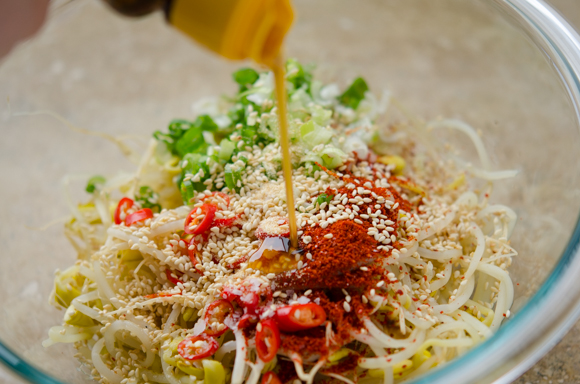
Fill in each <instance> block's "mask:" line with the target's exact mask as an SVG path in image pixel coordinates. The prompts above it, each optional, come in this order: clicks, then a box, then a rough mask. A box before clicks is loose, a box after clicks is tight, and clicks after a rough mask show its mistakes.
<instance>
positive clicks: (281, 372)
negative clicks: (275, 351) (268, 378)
mask: <svg viewBox="0 0 580 384" xmlns="http://www.w3.org/2000/svg"><path fill="white" fill-rule="evenodd" d="M275 372H276V374H277V375H278V378H279V379H280V381H281V382H283V383H291V382H292V381H293V380H294V379H296V378H298V375H297V374H296V370H295V369H294V363H293V362H291V361H289V360H285V359H280V358H279V359H278V364H277V366H276V368H275Z"/></svg>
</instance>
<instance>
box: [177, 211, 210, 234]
mask: <svg viewBox="0 0 580 384" xmlns="http://www.w3.org/2000/svg"><path fill="white" fill-rule="evenodd" d="M198 209H200V210H201V213H200V214H198V213H197V210H198ZM216 210H217V208H216V206H215V205H212V204H204V205H202V206H201V207H199V208H193V209H192V210H191V212H189V215H187V218H186V219H185V228H184V231H185V233H188V234H190V235H200V234H202V233H204V232H206V231H207V230H208V229H209V228H210V227H211V224H212V222H213V219H214V217H215V211H216ZM201 215H205V216H204V217H201ZM192 226H195V227H194V228H191V227H192Z"/></svg>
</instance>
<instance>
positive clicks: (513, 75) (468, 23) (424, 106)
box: [0, 0, 580, 383]
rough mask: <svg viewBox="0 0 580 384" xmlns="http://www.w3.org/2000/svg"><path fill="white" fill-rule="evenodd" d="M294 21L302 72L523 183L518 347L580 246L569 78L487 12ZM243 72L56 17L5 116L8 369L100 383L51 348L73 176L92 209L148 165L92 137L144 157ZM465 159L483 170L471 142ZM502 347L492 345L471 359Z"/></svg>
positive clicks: (516, 240) (121, 31)
mask: <svg viewBox="0 0 580 384" xmlns="http://www.w3.org/2000/svg"><path fill="white" fill-rule="evenodd" d="M57 5H58V4H57ZM295 5H296V9H297V14H298V18H297V22H296V25H295V26H294V29H293V30H292V32H291V33H290V36H289V38H288V41H287V46H286V51H287V54H288V56H291V57H296V58H298V59H299V60H301V61H303V62H312V63H317V65H318V67H317V73H318V74H319V75H320V77H321V78H323V79H325V80H329V81H336V82H338V83H339V84H341V85H346V84H347V83H348V82H349V81H350V80H352V79H353V78H354V77H355V76H358V75H362V76H364V77H365V78H366V79H367V82H368V83H369V84H370V85H371V89H372V90H373V91H374V92H375V93H381V92H383V90H388V91H389V92H391V93H392V94H393V95H394V96H395V97H396V99H397V100H398V102H399V103H400V104H401V105H403V106H404V108H405V109H406V111H407V112H408V116H411V117H412V118H417V119H425V120H430V119H434V118H437V117H441V116H442V117H451V118H459V119H461V120H464V121H465V122H467V123H469V124H471V125H472V126H474V127H476V128H477V129H478V130H479V132H480V133H481V137H482V140H483V141H484V143H485V145H486V147H487V149H488V150H489V153H490V155H491V158H492V161H493V164H494V166H495V168H496V169H517V170H519V173H518V175H517V176H516V177H515V178H513V179H509V180H504V181H500V182H497V183H496V187H495V189H494V192H493V195H492V202H498V203H499V202H501V203H504V204H507V205H509V206H511V207H512V208H513V209H514V210H515V211H516V213H517V214H518V218H519V219H518V224H517V226H516V230H515V232H514V236H513V238H512V244H513V246H514V248H516V249H517V250H518V252H519V255H518V256H517V257H515V258H514V262H513V265H512V267H511V269H510V274H511V276H512V279H513V281H514V284H515V298H516V299H515V302H514V306H513V309H512V312H513V313H514V316H512V317H511V318H510V319H509V320H508V322H511V323H513V324H512V325H510V327H508V328H506V331H502V332H500V334H499V335H498V336H497V337H498V338H501V339H502V340H504V342H509V340H510V337H513V335H514V334H515V332H516V330H517V322H518V315H519V314H518V312H520V310H521V309H522V308H524V306H526V305H527V306H528V307H530V306H531V307H533V309H530V310H534V311H538V312H541V310H542V308H541V305H542V304H541V301H540V299H539V298H538V297H537V296H534V295H535V294H536V293H537V292H539V291H540V288H541V287H542V284H544V283H545V281H546V279H547V278H548V276H549V274H550V273H551V272H552V271H553V270H554V268H555V267H556V265H558V262H559V261H560V260H561V256H562V254H563V252H564V250H565V249H566V247H567V246H569V241H570V239H571V238H573V237H572V233H573V231H574V229H575V227H576V222H577V218H578V213H579V211H580V199H579V195H580V193H579V191H580V188H579V187H580V179H579V178H578V176H577V174H578V169H580V159H579V157H578V153H580V136H579V132H578V127H577V117H576V111H575V108H574V104H573V102H571V100H570V97H569V95H568V92H567V90H566V86H565V85H564V84H563V83H562V81H561V77H560V75H559V74H558V73H557V71H556V70H554V68H553V66H552V65H551V63H550V62H549V61H547V60H546V59H545V57H544V54H543V52H542V51H541V50H540V49H538V47H537V46H536V45H534V44H533V42H532V41H530V39H529V38H528V37H527V36H526V35H525V34H524V33H523V32H522V31H521V29H520V28H519V27H518V26H516V25H515V24H514V23H513V22H511V21H510V19H508V18H505V17H503V16H504V15H502V10H501V9H495V8H492V7H489V5H486V4H485V2H483V1H481V2H477V1H475V2H465V1H463V0H440V1H437V2H433V1H431V0H415V1H412V2H411V1H406V2H402V1H396V0H392V1H390V0H389V1H378V0H376V1H375V0H372V1H367V2H364V3H361V2H352V1H348V0H308V1H307V0H296V1H295ZM537 33H540V32H537ZM240 65H241V63H232V62H226V61H223V60H221V59H219V58H217V57H215V56H214V55H212V54H210V53H208V52H206V51H204V50H202V49H201V48H199V47H196V46H194V45H192V44H191V42H190V41H189V40H188V39H187V38H185V37H183V36H182V35H180V34H179V33H178V32H176V31H174V30H171V29H170V28H168V27H167V26H166V25H165V24H164V22H163V20H162V17H161V15H153V16H151V17H147V18H144V19H140V20H127V19H124V18H122V17H119V16H116V15H113V14H112V13H111V12H109V10H108V9H106V8H105V7H104V6H103V5H102V4H100V3H99V2H95V1H83V0H76V1H74V2H72V3H71V4H69V5H66V6H64V7H60V8H59V7H58V6H56V7H54V9H53V12H52V15H51V17H50V19H49V22H48V24H47V25H46V26H45V28H44V30H43V31H42V33H41V34H40V35H39V36H37V37H35V38H34V39H33V40H32V41H30V42H28V43H26V44H24V45H22V46H20V47H19V48H17V49H16V50H15V51H14V52H12V53H11V55H10V56H9V57H8V58H6V59H4V62H2V63H1V64H0V96H2V97H3V98H4V99H3V100H7V101H6V103H3V104H2V106H1V107H0V108H1V113H2V116H1V120H0V130H1V131H0V132H1V133H2V140H1V141H0V173H1V174H2V175H3V183H2V186H0V215H1V217H2V218H3V221H2V223H1V224H0V228H1V230H0V289H1V292H2V295H0V342H1V344H0V357H2V358H3V359H4V360H5V361H6V362H7V363H8V364H12V365H16V368H18V369H21V370H23V371H25V373H26V372H27V373H28V374H29V375H33V374H34V375H36V374H37V373H36V371H35V369H40V370H41V371H43V372H46V373H48V374H49V375H51V376H52V377H54V378H57V379H58V380H60V381H62V382H74V383H82V382H90V381H89V380H88V379H87V377H86V375H85V373H84V372H82V371H80V370H79V369H78V365H77V363H76V361H75V359H74V358H73V354H74V352H73V348H72V347H71V346H69V345H56V346H53V347H51V348H50V349H48V350H47V349H44V348H43V347H42V346H41V341H42V340H43V339H45V338H46V335H47V331H48V329H49V327H50V326H52V325H57V324H59V323H60V321H61V318H62V315H63V313H62V311H59V310H57V309H55V308H53V307H52V306H50V305H49V304H48V296H49V293H50V291H51V288H52V278H53V272H54V270H55V269H57V268H64V267H66V266H68V265H70V264H71V263H72V262H73V261H74V259H75V253H74V249H73V248H72V246H70V245H69V244H68V243H67V240H66V239H65V237H64V235H63V233H62V229H61V228H62V225H63V223H64V221H65V220H66V217H67V199H66V198H65V195H64V193H63V180H65V176H68V178H67V179H66V180H68V181H69V184H70V188H69V189H70V195H71V196H70V199H71V200H72V201H77V200H82V199H83V193H84V192H83V189H84V184H83V182H84V180H86V179H87V178H88V177H89V176H92V175H94V174H112V173H115V172H116V171H118V170H124V171H128V172H129V171H131V170H132V169H134V165H133V164H132V163H131V162H130V161H129V160H128V159H127V158H125V157H124V156H123V154H122V153H121V151H120V150H119V149H118V147H117V146H116V145H115V144H114V143H112V142H111V141H110V140H107V138H106V137H104V135H102V134H99V135H94V134H87V131H82V130H79V128H81V129H87V130H90V131H91V132H100V133H103V134H106V135H116V136H125V137H127V136H131V137H133V138H135V140H136V141H137V142H138V143H139V142H140V143H141V144H145V143H146V141H147V138H148V137H150V134H151V133H152V132H153V131H155V130H158V129H163V128H164V127H165V126H166V125H167V123H168V122H169V121H170V120H171V119H173V118H176V117H182V118H191V117H192V109H191V104H192V102H194V101H196V100H199V99H201V98H203V97H207V96H217V95H220V94H223V93H228V92H231V91H233V90H234V89H235V85H234V84H233V82H232V81H231V77H230V74H231V72H232V71H233V70H234V69H235V68H238V67H239V66H240ZM568 87H570V84H568ZM402 118H403V116H402V115H401V116H397V115H395V116H393V119H402ZM449 138H450V139H453V140H455V139H454V137H453V136H449ZM454 144H455V147H456V148H457V150H458V151H459V152H461V153H462V155H463V156H464V157H466V158H468V159H469V160H470V161H473V162H474V163H477V158H476V157H475V156H474V155H473V152H474V151H473V149H472V147H471V146H470V144H469V143H468V142H466V141H462V140H456V141H454ZM572 245H574V244H572ZM567 257H568V258H573V257H574V255H573V253H572V251H571V250H569V253H568V256H567ZM560 266H562V265H560ZM562 268H563V267H562ZM566 278H570V277H569V276H567V277H566ZM544 289H546V286H544ZM534 300H538V301H537V302H534ZM534 304H537V305H539V307H537V308H536V307H534ZM2 345H4V346H5V347H6V348H8V349H10V350H11V351H13V353H14V355H12V354H11V353H9V352H8V350H7V349H4V347H2ZM494 347H497V343H496V344H493V343H484V344H482V345H481V346H479V347H478V348H477V349H476V350H475V351H474V352H473V353H472V354H470V355H468V357H469V356H472V357H471V358H473V354H478V353H479V354H480V355H483V353H484V352H482V351H486V349H487V352H489V351H490V350H491V349H492V348H494ZM18 359H21V360H18ZM437 374H438V375H439V376H438V377H442V376H441V375H443V376H445V375H446V373H445V370H443V371H440V372H439V373H437ZM29 379H30V380H32V381H37V382H49V381H48V380H50V379H49V377H48V376H44V375H43V374H38V376H34V377H32V376H29ZM483 380H484V381H485V379H483ZM489 380H491V378H490V379H489ZM489 380H488V381H489Z"/></svg>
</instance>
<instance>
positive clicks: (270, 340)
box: [256, 319, 280, 363]
mask: <svg viewBox="0 0 580 384" xmlns="http://www.w3.org/2000/svg"><path fill="white" fill-rule="evenodd" d="M257 329H258V331H257V332H256V351H257V352H258V357H259V358H260V360H262V361H263V362H265V363H267V362H269V361H271V360H272V359H273V358H274V357H276V353H277V352H278V348H279V347H280V331H279V330H278V326H277V325H276V322H275V321H274V320H272V319H267V320H263V321H262V322H260V323H258V327H257Z"/></svg>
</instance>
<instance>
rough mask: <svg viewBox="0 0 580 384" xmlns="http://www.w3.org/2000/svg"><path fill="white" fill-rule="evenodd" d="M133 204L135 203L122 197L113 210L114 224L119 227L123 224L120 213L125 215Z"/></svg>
mask: <svg viewBox="0 0 580 384" xmlns="http://www.w3.org/2000/svg"><path fill="white" fill-rule="evenodd" d="M133 204H135V202H134V201H133V200H131V199H129V198H128V197H123V198H122V199H121V200H120V201H119V204H117V208H116V209H115V216H114V217H115V224H117V225H119V224H121V223H122V222H123V219H122V218H121V213H124V214H125V215H126V214H127V211H128V210H129V209H131V207H132V206H133Z"/></svg>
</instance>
